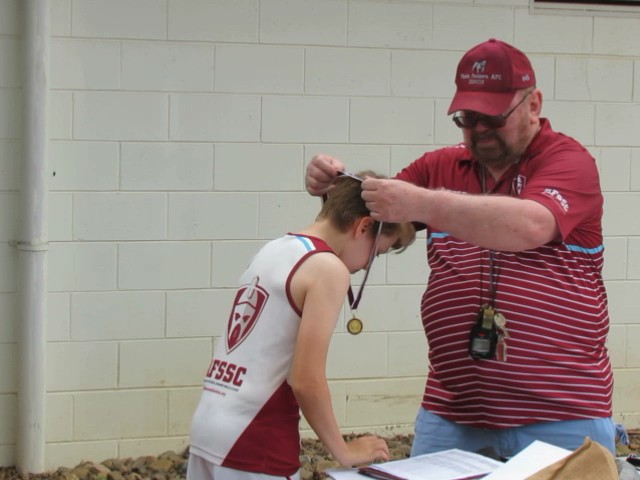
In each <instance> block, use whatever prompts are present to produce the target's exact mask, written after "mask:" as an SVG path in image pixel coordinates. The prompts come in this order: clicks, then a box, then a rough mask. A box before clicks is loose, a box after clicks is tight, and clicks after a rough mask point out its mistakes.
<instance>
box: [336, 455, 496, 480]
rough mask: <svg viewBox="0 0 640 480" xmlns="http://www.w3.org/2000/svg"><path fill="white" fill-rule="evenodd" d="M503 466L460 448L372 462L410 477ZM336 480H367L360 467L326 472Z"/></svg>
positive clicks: (460, 474) (442, 477)
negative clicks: (358, 469)
mask: <svg viewBox="0 0 640 480" xmlns="http://www.w3.org/2000/svg"><path fill="white" fill-rule="evenodd" d="M501 465H502V463H501V462H498V461H496V460H493V459H491V458H488V457H484V456H482V455H478V454H476V453H470V452H465V451H462V450H458V449H451V450H445V451H443V452H437V453H427V454H425V455H418V456H415V457H410V458H407V459H403V460H392V461H390V462H385V463H378V464H375V465H370V467H374V468H376V469H378V470H381V471H384V472H388V473H390V474H392V475H395V476H397V477H401V478H405V479H407V480H456V479H462V478H468V477H474V476H479V475H483V474H487V473H490V472H492V471H494V470H496V469H497V468H499V467H500V466H501ZM326 473H327V474H328V475H330V476H331V477H333V478H334V479H335V480H356V479H358V480H364V479H366V477H364V476H363V475H361V474H359V473H357V470H355V469H353V470H339V469H334V470H330V471H327V472H326Z"/></svg>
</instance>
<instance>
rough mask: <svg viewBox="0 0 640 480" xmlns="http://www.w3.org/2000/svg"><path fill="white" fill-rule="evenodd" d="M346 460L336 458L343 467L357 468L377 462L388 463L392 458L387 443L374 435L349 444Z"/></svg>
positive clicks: (359, 438)
mask: <svg viewBox="0 0 640 480" xmlns="http://www.w3.org/2000/svg"><path fill="white" fill-rule="evenodd" d="M344 454H345V455H344V458H336V460H337V461H339V462H340V463H341V464H342V465H347V466H356V465H363V464H368V463H371V462H373V461H375V460H383V461H385V462H386V461H388V460H389V458H390V455H389V447H388V446H387V442H386V441H385V440H384V439H382V438H380V437H376V436H373V435H366V436H362V437H358V438H356V439H355V440H351V441H350V442H348V443H347V449H346V451H345V452H344Z"/></svg>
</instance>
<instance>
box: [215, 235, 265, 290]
mask: <svg viewBox="0 0 640 480" xmlns="http://www.w3.org/2000/svg"><path fill="white" fill-rule="evenodd" d="M265 243H266V240H255V241H253V240H246V241H244V240H243V241H238V240H231V241H216V242H213V243H212V244H211V246H212V253H211V260H212V263H211V286H212V287H227V288H236V287H237V286H238V281H239V279H240V275H242V272H244V270H245V269H246V268H247V265H248V264H249V261H250V260H251V258H253V256H254V255H255V254H256V253H258V250H260V248H262V247H263V246H264V244H265Z"/></svg>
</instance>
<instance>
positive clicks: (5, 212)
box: [0, 191, 20, 242]
mask: <svg viewBox="0 0 640 480" xmlns="http://www.w3.org/2000/svg"><path fill="white" fill-rule="evenodd" d="M19 205H20V198H19V193H18V192H1V191H0V225H2V228H1V229H0V242H9V241H11V240H14V239H15V238H16V237H17V234H18V215H19V213H20V209H19V207H18V206H19Z"/></svg>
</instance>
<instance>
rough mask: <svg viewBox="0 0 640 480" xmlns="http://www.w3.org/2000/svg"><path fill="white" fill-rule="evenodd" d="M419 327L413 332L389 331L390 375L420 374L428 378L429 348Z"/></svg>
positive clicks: (406, 375)
mask: <svg viewBox="0 0 640 480" xmlns="http://www.w3.org/2000/svg"><path fill="white" fill-rule="evenodd" d="M392 322H393V320H392ZM418 328H419V329H416V330H414V331H412V332H391V333H389V346H388V349H389V353H388V355H389V360H388V361H389V368H388V371H387V375H388V376H389V377H394V378H403V377H413V376H418V377H421V378H426V375H427V371H428V365H429V359H428V357H427V354H428V351H429V348H428V346H427V339H426V337H425V335H424V332H423V331H422V327H421V326H419V327H418Z"/></svg>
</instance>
